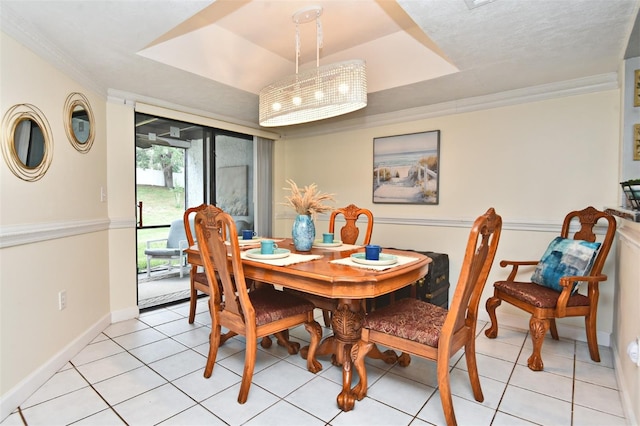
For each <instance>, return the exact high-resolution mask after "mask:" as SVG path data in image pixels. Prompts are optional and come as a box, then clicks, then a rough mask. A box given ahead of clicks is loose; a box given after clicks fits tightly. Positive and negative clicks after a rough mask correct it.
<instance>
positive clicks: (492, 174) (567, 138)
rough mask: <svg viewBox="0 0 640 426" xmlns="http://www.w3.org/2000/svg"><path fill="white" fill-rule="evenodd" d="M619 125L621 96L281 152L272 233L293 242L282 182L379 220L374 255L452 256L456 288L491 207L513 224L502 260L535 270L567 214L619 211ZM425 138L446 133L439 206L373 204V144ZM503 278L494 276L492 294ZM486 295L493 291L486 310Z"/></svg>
mask: <svg viewBox="0 0 640 426" xmlns="http://www.w3.org/2000/svg"><path fill="white" fill-rule="evenodd" d="M619 114H620V112H619V92H618V91H617V90H613V91H605V92H599V93H593V94H585V95H579V96H571V97H565V98H560V99H553V100H546V101H540V102H531V103H526V104H520V105H514V106H508V107H501V108H494V109H486V110H481V111H476V112H469V113H464V114H454V115H447V116H442V117H437V118H432V119H425V120H419V121H414V122H410V123H403V124H397V125H392V126H384V127H377V128H372V129H365V130H359V131H350V132H343V133H335V134H330V135H323V136H315V137H308V138H300V139H291V140H283V141H279V142H277V143H276V147H277V149H276V152H277V158H276V167H275V169H276V171H277V173H276V175H275V179H274V182H275V183H274V185H275V187H276V189H277V190H278V191H277V192H276V195H275V197H276V202H277V204H276V212H277V213H276V217H277V224H276V228H275V229H276V232H277V233H278V235H289V234H290V226H291V222H292V218H293V216H292V212H290V211H289V210H288V209H287V207H285V206H283V205H281V204H279V201H281V200H284V191H283V190H282V188H283V187H284V186H285V179H288V178H291V179H293V180H294V181H296V183H298V184H299V185H306V184H310V183H313V182H315V183H316V184H317V185H318V187H319V188H320V189H321V190H322V191H324V192H329V193H334V194H335V197H336V205H337V206H344V205H347V204H349V203H355V204H357V205H358V206H361V207H366V208H368V209H371V210H372V212H373V214H374V216H375V217H376V219H377V220H378V223H376V225H375V226H374V231H373V241H374V242H376V243H379V244H381V245H383V246H390V247H400V248H410V249H419V250H431V251H436V252H444V253H448V254H449V257H450V263H451V282H452V284H455V282H456V280H457V276H458V271H459V270H460V266H461V261H462V255H463V251H464V247H465V244H466V238H467V235H468V229H469V227H470V225H471V221H472V220H473V219H474V218H475V217H477V216H478V215H480V214H482V213H484V212H485V211H486V210H487V208H489V207H494V208H495V209H496V211H497V212H498V213H499V214H501V215H502V217H503V220H504V222H505V230H504V231H503V233H502V240H501V243H500V246H499V248H498V254H497V259H504V258H510V259H523V260H524V259H530V260H536V259H539V257H540V256H541V255H542V253H543V252H544V250H545V248H546V245H547V244H548V243H549V241H550V240H551V239H552V238H553V237H554V236H555V235H557V233H558V232H559V225H560V224H561V221H562V219H563V218H564V215H565V214H566V213H567V212H569V211H571V210H575V209H580V208H583V207H586V206H588V205H593V206H594V207H596V208H603V207H605V206H612V205H616V200H617V191H616V190H617V179H618V175H617V170H618V140H619V133H618V132H619V130H618V126H619V125H618V123H619ZM428 130H440V131H441V141H440V179H441V180H440V203H439V205H437V206H428V205H427V206H425V205H421V206H420V205H397V204H373V203H372V158H373V143H372V141H373V138H374V137H378V136H388V135H398V134H404V133H413V132H421V131H428ZM327 226H328V223H327V222H326V218H325V219H324V221H323V220H322V219H321V220H319V221H318V224H317V227H318V228H319V229H320V230H319V231H318V232H322V230H321V229H326V228H327ZM614 265H615V264H614V262H613V256H611V257H610V259H609V262H608V264H607V266H606V267H605V272H606V273H607V274H609V277H610V279H609V281H608V282H607V283H606V284H604V285H603V286H602V288H603V291H602V295H601V300H600V315H599V317H598V330H599V332H600V333H599V338H600V343H602V344H606V345H608V344H609V335H610V333H611V331H612V321H613V316H612V312H613V309H612V303H613V290H614V283H615V267H614ZM529 274H530V272H529ZM504 276H505V272H504V271H501V270H500V268H499V267H495V268H494V269H493V271H492V274H491V277H490V281H489V282H491V281H492V280H495V279H497V278H499V277H504ZM490 292H491V285H488V286H487V288H486V289H485V298H486V297H488V296H489V294H490ZM483 303H484V302H483ZM505 314H506V315H505ZM508 314H512V315H516V316H517V317H516V318H515V319H514V320H515V321H517V320H518V319H520V323H521V325H523V326H524V327H525V328H526V327H528V326H527V319H526V317H524V316H522V314H521V313H520V312H519V311H517V310H515V309H513V308H511V307H509V306H507V305H503V306H501V307H500V308H499V309H498V315H499V318H502V319H503V320H504V318H506V317H507V315H508ZM563 325H566V326H570V327H569V329H568V330H566V331H565V334H564V335H565V336H567V337H573V338H577V339H580V340H584V339H585V335H584V326H583V321H582V320H580V319H577V318H571V319H564V320H561V321H559V327H561V328H562V326H563ZM567 333H569V334H568V335H567Z"/></svg>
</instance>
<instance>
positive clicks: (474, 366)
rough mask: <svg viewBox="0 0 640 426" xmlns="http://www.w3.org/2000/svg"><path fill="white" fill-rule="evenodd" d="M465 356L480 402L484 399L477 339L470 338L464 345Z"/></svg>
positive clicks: (474, 391) (474, 390)
mask: <svg viewBox="0 0 640 426" xmlns="http://www.w3.org/2000/svg"><path fill="white" fill-rule="evenodd" d="M464 356H465V359H466V361H467V371H468V372H469V382H471V390H473V397H474V398H475V399H476V401H478V402H482V401H484V395H483V394H482V387H480V377H478V363H477V361H476V342H475V339H471V340H469V342H467V344H466V345H465V347H464Z"/></svg>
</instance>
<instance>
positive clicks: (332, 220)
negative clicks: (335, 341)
mask: <svg viewBox="0 0 640 426" xmlns="http://www.w3.org/2000/svg"><path fill="white" fill-rule="evenodd" d="M360 216H363V217H365V218H366V220H367V229H366V231H365V233H364V238H363V240H362V245H367V244H369V243H370V242H371V233H372V232H373V213H371V210H368V209H364V208H360V207H358V206H356V205H355V204H349V205H348V206H346V207H340V208H337V209H335V210H334V211H332V212H331V215H330V216H329V233H331V234H333V233H335V230H336V219H337V218H340V217H342V218H343V219H344V220H345V222H346V223H345V225H344V226H343V227H342V228H340V240H341V241H342V242H343V243H344V244H356V243H357V241H358V236H359V235H360V229H359V228H358V226H357V224H356V222H357V221H358V219H359V218H360ZM308 299H309V300H310V301H311V302H313V304H314V305H315V306H316V308H320V309H322V319H323V321H324V325H325V327H330V326H331V312H333V309H335V307H336V300H335V299H328V298H325V297H321V296H313V295H308Z"/></svg>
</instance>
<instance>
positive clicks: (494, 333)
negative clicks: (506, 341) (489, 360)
mask: <svg viewBox="0 0 640 426" xmlns="http://www.w3.org/2000/svg"><path fill="white" fill-rule="evenodd" d="M500 304H502V300H500V298H498V297H495V296H493V297H490V298H488V299H487V303H486V305H485V306H486V308H487V313H488V314H489V318H490V319H491V327H489V328H488V329H486V330H485V331H484V335H485V336H487V337H488V338H489V339H495V338H496V337H498V318H497V317H496V308H497V307H498V306H500Z"/></svg>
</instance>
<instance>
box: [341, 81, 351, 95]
mask: <svg viewBox="0 0 640 426" xmlns="http://www.w3.org/2000/svg"><path fill="white" fill-rule="evenodd" d="M338 92H340V94H342V95H346V94H347V93H348V92H349V85H348V84H346V83H342V84H340V85H339V86H338Z"/></svg>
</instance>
